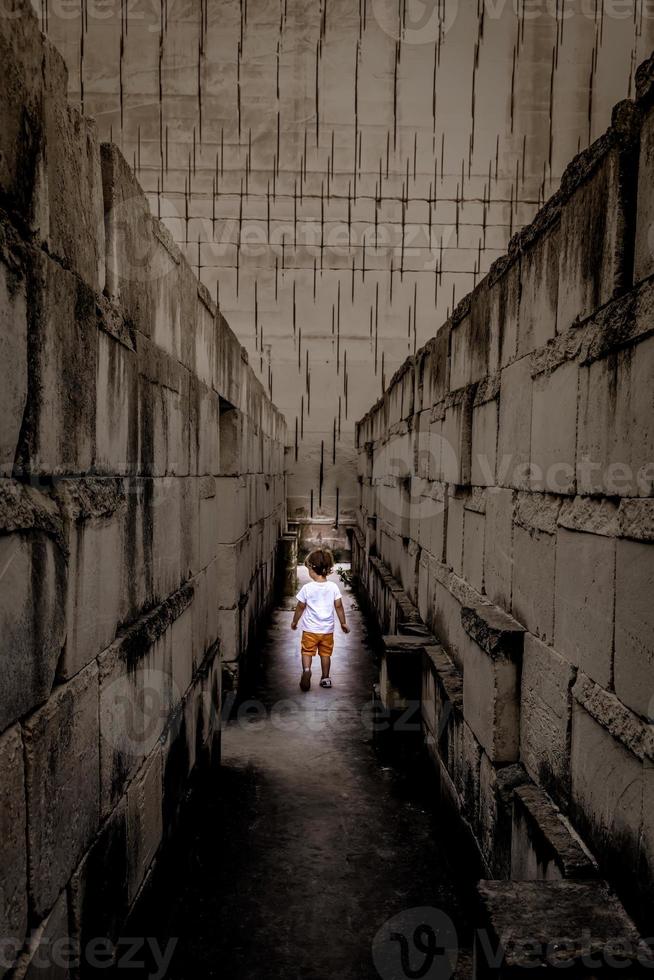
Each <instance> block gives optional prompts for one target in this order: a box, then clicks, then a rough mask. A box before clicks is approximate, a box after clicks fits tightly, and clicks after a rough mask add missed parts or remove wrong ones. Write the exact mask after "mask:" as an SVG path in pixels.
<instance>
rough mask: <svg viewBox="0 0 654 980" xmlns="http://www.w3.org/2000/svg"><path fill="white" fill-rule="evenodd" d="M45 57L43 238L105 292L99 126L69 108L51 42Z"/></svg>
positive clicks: (62, 70) (60, 65) (96, 288)
mask: <svg viewBox="0 0 654 980" xmlns="http://www.w3.org/2000/svg"><path fill="white" fill-rule="evenodd" d="M44 55H45V57H44V62H45V63H44V68H43V77H44V79H45V86H46V91H45V100H44V123H45V125H44V131H45V142H46V152H45V170H46V187H47V204H46V206H47V216H46V214H45V213H43V212H42V221H41V228H40V233H41V240H42V241H43V242H44V244H45V245H46V247H47V250H48V252H49V253H50V255H53V256H56V257H57V258H58V259H59V260H61V262H62V263H63V265H65V266H66V268H68V269H71V270H72V271H73V272H74V273H76V274H77V275H78V276H80V278H81V279H83V280H84V281H85V282H86V283H88V284H89V286H90V287H91V288H92V289H93V290H94V292H102V290H103V289H104V286H105V234H104V232H105V223H104V207H103V187H102V173H101V164H100V145H99V143H98V137H97V131H96V125H95V121H94V120H93V119H90V118H88V117H86V116H83V115H82V114H81V112H80V111H79V109H77V108H76V107H75V106H72V105H69V104H68V102H67V93H66V89H67V82H68V79H67V72H66V69H65V67H64V65H63V61H62V58H61V55H60V54H59V52H58V51H56V50H55V49H54V47H53V46H52V45H51V44H48V43H46V44H45V51H44Z"/></svg>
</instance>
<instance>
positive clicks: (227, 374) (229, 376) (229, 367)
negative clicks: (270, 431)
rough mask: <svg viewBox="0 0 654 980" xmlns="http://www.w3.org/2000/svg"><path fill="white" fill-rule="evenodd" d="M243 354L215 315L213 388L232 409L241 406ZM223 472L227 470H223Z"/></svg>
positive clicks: (236, 341) (226, 325) (233, 335)
mask: <svg viewBox="0 0 654 980" xmlns="http://www.w3.org/2000/svg"><path fill="white" fill-rule="evenodd" d="M242 375H243V356H242V349H241V345H240V343H239V342H238V339H237V338H236V335H235V334H234V332H233V330H231V328H230V327H229V325H228V323H227V321H226V320H225V318H224V317H223V316H222V315H221V314H220V313H218V314H217V316H216V362H215V370H214V380H213V386H214V389H215V390H216V391H217V392H218V394H219V395H220V397H221V398H223V399H224V401H225V402H226V403H227V405H229V406H231V408H233V409H238V408H240V407H241V381H242ZM224 472H227V471H226V470H224Z"/></svg>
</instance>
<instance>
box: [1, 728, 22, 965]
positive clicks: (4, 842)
mask: <svg viewBox="0 0 654 980" xmlns="http://www.w3.org/2000/svg"><path fill="white" fill-rule="evenodd" d="M26 828H27V810H26V806H25V771H24V764H23V740H22V738H21V732H20V728H19V726H18V725H15V726H14V727H13V728H10V729H8V730H7V731H6V732H4V733H3V734H2V735H0V864H1V865H2V878H3V882H2V893H1V896H2V902H1V904H0V935H1V936H2V937H3V939H6V940H9V941H10V942H11V941H13V943H14V945H15V952H16V953H18V950H19V949H20V946H21V944H22V941H23V937H24V936H25V932H26V930H27V837H26ZM4 959H5V957H4V956H3V961H4ZM9 965H10V964H5V963H4V962H0V977H2V976H4V975H5V973H6V972H7V967H8V966H9Z"/></svg>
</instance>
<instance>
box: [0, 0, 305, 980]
mask: <svg viewBox="0 0 654 980" xmlns="http://www.w3.org/2000/svg"><path fill="white" fill-rule="evenodd" d="M4 14H7V16H4ZM0 50H1V54H2V57H1V58H0V61H1V62H2V64H1V67H0V75H1V77H2V82H3V86H2V87H3V126H2V133H1V134H0V144H1V145H0V327H1V328H2V329H1V333H2V339H1V340H0V364H1V365H2V367H1V369H0V370H1V372H2V383H1V384H0V392H1V394H0V417H1V421H0V572H1V574H2V590H1V592H0V637H1V639H0V673H1V674H2V677H3V685H2V695H1V696H0V769H1V770H2V774H3V776H2V781H1V782H2V790H1V792H2V795H3V799H4V796H5V794H9V796H10V798H9V799H7V800H6V805H3V808H2V809H3V820H5V821H6V823H3V832H2V834H0V848H2V849H3V850H2V854H3V860H2V865H3V873H4V875H5V884H4V885H3V890H2V893H1V901H0V922H1V930H0V931H1V932H2V935H3V937H5V936H11V937H12V940H13V939H15V947H16V948H15V949H13V948H12V956H13V957H14V959H15V958H17V957H19V954H20V957H19V959H17V961H16V972H15V976H16V977H28V976H29V977H32V976H34V975H35V971H36V970H37V968H38V967H37V962H38V961H39V949H40V947H42V946H43V944H44V943H45V942H46V940H48V941H50V940H51V941H53V942H54V940H55V939H57V938H60V937H61V938H62V939H65V938H66V937H67V936H68V904H67V898H66V895H67V893H68V891H69V893H70V899H71V906H70V913H71V917H70V922H71V928H72V930H73V931H72V933H71V935H70V938H71V939H72V941H73V942H74V943H76V944H77V946H78V947H79V948H83V945H84V943H83V940H84V937H93V936H99V935H103V936H107V937H108V938H109V939H111V938H112V936H115V935H116V932H117V930H118V929H120V927H121V925H122V923H123V921H124V920H125V917H126V915H127V913H128V911H129V909H130V907H131V905H132V904H133V902H134V900H135V899H136V897H137V895H138V893H139V891H140V889H141V887H142V884H143V881H144V878H145V877H146V875H147V874H148V873H149V871H150V869H151V868H152V866H153V864H154V862H156V860H157V857H158V854H159V852H160V845H161V842H162V839H164V837H165V836H166V834H167V833H169V832H170V828H171V827H172V826H173V825H174V822H175V820H176V815H177V811H178V808H179V805H180V801H181V799H182V797H183V795H184V794H185V792H186V790H187V787H188V784H189V779H190V777H191V773H192V770H193V769H194V767H195V765H196V763H197V764H198V765H199V764H202V765H206V764H208V762H209V761H211V760H212V759H213V761H214V762H216V763H217V762H218V751H219V741H220V740H219V734H218V728H219V718H220V697H221V678H220V673H221V667H222V663H223V660H222V656H221V654H222V653H223V652H224V653H225V654H226V655H227V656H228V657H229V659H230V660H231V661H232V667H233V670H232V676H233V677H234V678H237V676H238V667H239V664H240V663H241V662H242V661H243V658H244V656H245V653H246V647H247V644H248V642H251V641H252V640H253V639H254V638H255V636H256V631H257V626H258V625H260V624H261V622H262V620H263V618H264V617H265V614H266V612H267V610H268V608H269V606H270V601H271V596H272V588H273V583H274V578H275V575H274V572H275V562H276V550H277V541H278V538H279V536H280V534H281V532H282V531H283V530H284V528H285V501H284V493H285V481H284V446H285V440H286V430H285V423H284V420H283V418H282V416H281V415H280V413H279V412H278V411H277V409H276V408H275V407H274V405H273V404H272V402H271V401H270V399H269V398H268V396H267V394H266V393H265V392H264V389H263V387H262V385H261V384H260V382H259V381H258V380H257V378H256V377H255V374H254V372H253V371H252V369H251V368H250V366H249V364H248V359H247V356H246V355H245V354H244V351H243V349H242V347H241V345H240V343H239V342H238V341H237V339H236V337H235V336H234V334H233V333H232V331H231V330H230V327H229V326H228V324H227V322H226V321H225V320H224V318H223V317H222V316H221V315H220V314H219V312H218V311H217V309H216V307H215V306H214V305H213V303H212V302H211V300H210V298H209V296H208V294H207V291H206V289H205V288H204V286H202V285H201V283H199V282H198V280H197V279H196V277H195V275H194V273H193V271H192V270H191V268H190V266H189V264H188V262H187V261H186V259H185V258H184V256H183V255H182V253H181V252H180V251H179V249H178V248H177V246H175V244H174V243H173V241H172V239H171V237H170V235H169V233H168V232H166V231H165V229H164V228H163V226H161V225H160V223H159V222H158V220H157V219H156V218H154V217H153V216H152V215H151V214H150V210H149V206H148V204H147V201H146V198H145V196H144V194H143V192H142V191H141V189H140V187H139V186H138V184H137V182H136V181H135V179H134V177H133V175H132V172H131V169H130V167H129V166H128V165H127V163H126V162H125V160H124V159H123V158H122V156H121V154H120V152H119V151H118V149H117V148H116V147H115V146H109V145H105V146H103V147H100V145H99V143H98V140H97V138H96V136H95V133H94V126H93V123H92V122H90V121H89V120H88V119H86V118H85V117H84V116H83V115H81V114H80V113H79V112H78V110H77V109H75V108H74V107H71V106H69V105H68V103H67V101H66V87H67V79H66V70H65V67H64V62H63V59H62V58H61V57H60V55H59V54H58V53H57V52H56V51H55V49H54V48H53V47H52V45H51V44H49V43H48V42H47V41H46V40H45V38H44V37H43V35H41V33H40V31H39V29H38V23H37V20H36V17H35V16H34V14H33V13H32V11H31V9H29V5H28V4H12V5H11V10H10V11H8V12H7V11H6V10H5V11H4V12H3V16H2V17H1V18H0ZM225 549H232V553H230V555H229V556H228V555H227V552H226V550H225ZM228 557H229V559H230V560H229V561H228ZM234 565H236V567H237V570H238V575H236V576H235V575H234V574H233V567H234ZM228 586H229V588H228ZM219 612H221V613H224V614H225V615H226V616H229V617H231V619H232V621H233V620H234V619H235V620H236V622H237V624H238V629H237V630H236V632H234V631H233V630H232V631H231V632H230V630H229V629H223V627H224V626H225V625H226V622H223V621H221V619H220V617H219ZM26 844H27V851H28V854H29V859H28V854H27V853H26ZM62 896H63V897H62ZM28 909H29V920H28ZM102 910H104V911H102ZM28 927H29V930H30V938H29V942H28V943H27V944H26V945H25V947H24V948H23V949H22V952H21V947H23V944H24V941H25V939H26V936H27V931H28ZM39 937H40V938H39ZM39 944H40V946H39ZM10 959H11V957H10ZM39 969H40V968H39ZM48 970H49V971H50V972H48V973H47V975H48V976H50V975H52V977H55V976H57V977H59V974H57V972H56V969H55V965H53V964H50V965H49V966H48ZM53 971H54V972H53ZM80 972H81V974H82V975H84V974H85V972H86V965H85V964H84V963H82V965H81V967H80ZM41 975H42V974H41Z"/></svg>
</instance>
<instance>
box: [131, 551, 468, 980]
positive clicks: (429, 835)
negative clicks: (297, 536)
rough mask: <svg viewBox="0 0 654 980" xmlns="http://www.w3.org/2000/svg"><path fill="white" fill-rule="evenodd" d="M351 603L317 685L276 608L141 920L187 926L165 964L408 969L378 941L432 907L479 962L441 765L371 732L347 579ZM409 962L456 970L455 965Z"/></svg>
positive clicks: (249, 973)
mask: <svg viewBox="0 0 654 980" xmlns="http://www.w3.org/2000/svg"><path fill="white" fill-rule="evenodd" d="M300 574H301V581H303V576H304V575H306V572H305V570H304V569H300ZM332 578H333V579H334V581H338V579H337V578H336V576H332ZM344 602H345V606H346V610H347V617H348V622H349V625H350V627H351V632H350V634H349V635H347V636H346V635H344V634H343V633H342V632H341V631H340V628H339V627H338V626H337V633H336V637H335V651H334V657H333V666H332V678H333V683H334V686H333V688H332V689H331V690H324V689H321V688H320V687H319V686H318V681H319V678H320V667H319V661H318V658H317V657H316V658H315V661H316V669H314V672H313V677H312V687H311V690H310V691H309V692H308V693H306V694H303V693H302V692H301V691H300V689H299V686H298V681H299V677H300V667H299V664H300V657H299V643H300V633H299V631H298V632H297V633H294V632H292V631H291V630H290V620H291V616H292V614H291V612H290V611H287V610H282V609H278V610H277V611H276V612H275V613H274V616H273V619H272V623H271V626H270V629H269V632H268V635H267V637H266V641H265V643H264V644H263V647H262V650H261V665H260V668H259V669H258V671H257V674H256V680H255V685H254V690H253V691H252V694H251V699H250V700H249V701H247V702H245V703H243V704H242V705H241V706H240V709H239V711H238V713H237V717H236V718H235V719H234V720H232V721H230V722H229V723H228V724H227V725H226V726H225V729H224V731H223V742H222V769H221V772H220V776H219V777H218V779H217V780H216V783H215V785H214V786H213V787H212V788H211V789H210V790H209V791H208V792H207V794H206V798H203V799H202V801H201V805H199V804H198V803H197V802H196V804H195V805H194V807H193V819H192V820H191V821H189V819H188V818H187V819H186V821H185V825H184V827H183V829H182V831H181V835H182V836H183V838H184V840H183V842H182V844H181V848H182V850H183V853H182V854H180V855H178V857H177V859H176V861H175V864H176V867H175V868H174V869H172V868H169V869H168V872H167V879H168V883H167V885H165V886H163V887H157V889H155V891H156V898H150V899H149V908H147V909H146V910H144V911H145V921H143V922H140V928H143V929H149V930H150V931H149V932H145V933H144V934H145V935H157V936H159V937H160V938H161V941H162V942H164V943H165V942H166V941H167V940H168V938H169V937H176V938H177V944H176V948H175V953H174V955H173V959H172V963H171V966H170V969H169V971H168V974H167V976H168V977H171V978H175V980H181V978H184V980H203V978H205V977H206V978H209V977H220V978H222V980H250V978H252V980H254V978H257V980H259V978H261V980H263V978H267V980H273V978H279V980H291V978H301V980H329V978H334V980H349V978H352V980H354V978H356V980H366V978H369V977H370V978H373V977H376V978H378V977H379V976H380V975H381V976H382V978H383V980H396V978H398V980H399V978H401V977H403V976H405V975H406V974H405V973H403V972H399V973H397V972H393V971H392V970H390V968H389V967H388V965H387V966H386V967H385V966H384V964H383V963H382V964H381V966H380V970H378V969H377V967H376V966H375V963H374V962H373V941H374V939H375V936H376V934H377V933H378V930H380V928H381V927H382V926H383V925H384V923H386V922H387V921H388V920H390V919H392V918H393V917H395V916H398V915H399V914H401V913H406V910H410V909H415V908H422V907H425V906H427V907H430V908H432V909H436V910H438V913H437V914H438V915H440V914H441V913H445V914H446V915H447V916H449V917H450V918H451V919H452V921H453V923H454V925H455V928H456V932H457V935H458V939H459V945H460V946H461V947H462V948H461V951H460V953H459V960H458V965H457V967H456V972H455V976H457V977H464V976H469V970H470V962H469V955H468V953H467V951H466V946H467V940H466V933H467V926H466V924H465V917H464V915H463V908H464V905H465V904H466V903H465V901H464V900H463V899H462V898H461V895H462V894H465V891H466V888H465V884H464V878H465V876H464V874H463V872H462V870H461V867H460V864H459V862H458V861H457V856H456V847H455V846H453V842H452V839H451V834H450V831H448V830H446V829H445V826H444V824H443V823H442V822H441V820H440V818H439V815H438V806H437V804H436V803H435V801H434V799H435V796H434V791H433V790H434V787H433V780H434V776H433V773H432V772H431V770H430V769H429V768H427V767H426V765H425V764H424V762H421V763H420V765H418V759H417V758H416V757H415V755H414V753H408V755H407V757H404V758H402V759H401V760H398V759H397V756H396V753H394V756H395V762H391V761H389V759H387V758H385V757H384V756H383V755H380V752H379V751H378V748H377V746H376V744H375V743H374V742H373V734H372V730H371V729H372V717H371V712H370V706H371V694H372V685H373V682H374V680H375V667H374V663H373V656H372V652H371V650H370V647H369V645H368V640H367V634H366V624H365V619H364V616H363V614H362V613H361V612H360V611H359V609H358V608H357V605H356V601H355V599H354V598H353V596H352V595H351V593H349V592H348V593H347V594H346V595H345V597H344ZM202 795H203V796H204V794H202ZM155 904H156V907H154V906H155ZM407 915H408V917H407V918H406V919H405V920H404V924H402V923H400V931H401V929H402V928H404V929H405V931H406V930H407V928H408V930H409V932H408V935H409V941H411V935H412V930H413V924H412V923H413V922H414V919H415V924H416V925H418V924H419V922H420V916H419V914H418V913H415V914H414V913H408V914H407ZM416 915H417V916H418V917H417V918H416ZM407 924H408V925H407ZM410 955H411V957H412V959H411V965H412V967H414V968H416V967H418V968H419V967H420V965H421V964H423V963H424V962H425V954H423V953H419V952H417V951H416V950H415V949H414V947H413V945H411V948H410ZM382 959H383V956H382ZM379 965H380V964H379V962H378V966H379ZM413 975H414V976H415V975H421V976H425V975H426V976H428V977H432V976H437V977H439V978H443V980H445V978H446V977H447V976H448V975H449V970H447V968H446V969H445V970H442V969H440V970H437V971H436V972H434V971H433V970H431V971H430V970H428V971H427V972H426V974H425V973H421V972H420V970H418V973H417V974H415V973H414V974H413Z"/></svg>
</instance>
